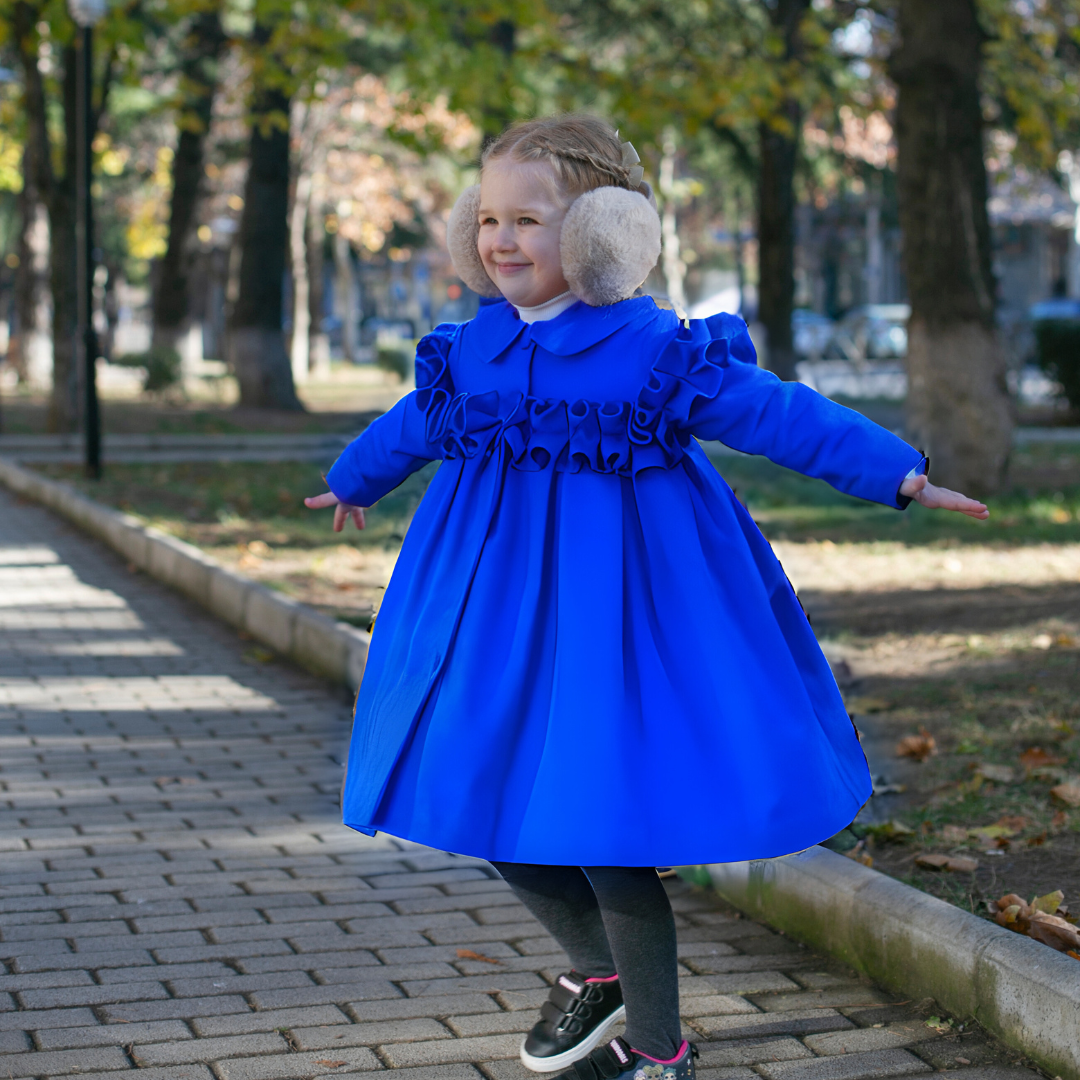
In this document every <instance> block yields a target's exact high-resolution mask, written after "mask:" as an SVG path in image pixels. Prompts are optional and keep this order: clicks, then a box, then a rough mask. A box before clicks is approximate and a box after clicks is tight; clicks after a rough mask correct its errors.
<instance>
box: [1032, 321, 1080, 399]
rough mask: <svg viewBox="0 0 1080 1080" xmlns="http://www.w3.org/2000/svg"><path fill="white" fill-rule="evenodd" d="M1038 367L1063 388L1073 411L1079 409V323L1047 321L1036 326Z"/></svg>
mask: <svg viewBox="0 0 1080 1080" xmlns="http://www.w3.org/2000/svg"><path fill="white" fill-rule="evenodd" d="M1035 342H1036V345H1037V346H1038V356H1039V366H1040V367H1041V368H1042V369H1043V371H1045V372H1046V373H1047V375H1049V376H1050V377H1051V378H1053V379H1057V381H1058V382H1059V383H1061V388H1062V390H1063V392H1064V394H1065V397H1066V398H1067V399H1068V402H1069V404H1070V405H1071V406H1072V407H1073V408H1074V409H1080V322H1077V321H1073V320H1065V319H1047V320H1046V321H1045V322H1038V323H1036V324H1035Z"/></svg>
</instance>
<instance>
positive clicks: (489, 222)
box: [480, 217, 498, 225]
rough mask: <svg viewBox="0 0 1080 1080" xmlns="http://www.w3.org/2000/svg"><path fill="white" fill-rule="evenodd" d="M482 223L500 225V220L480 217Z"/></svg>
mask: <svg viewBox="0 0 1080 1080" xmlns="http://www.w3.org/2000/svg"><path fill="white" fill-rule="evenodd" d="M480 224H481V225H498V222H497V221H496V220H495V219H494V218H493V217H486V218H481V219H480Z"/></svg>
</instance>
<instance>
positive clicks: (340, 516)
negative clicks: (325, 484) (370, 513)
mask: <svg viewBox="0 0 1080 1080" xmlns="http://www.w3.org/2000/svg"><path fill="white" fill-rule="evenodd" d="M304 505H305V506H306V507H307V508H308V509H309V510H322V509H323V508H324V507H327V506H332V507H333V508H334V532H341V530H342V529H344V528H345V522H346V521H348V520H349V518H352V519H353V524H354V525H355V526H356V527H357V528H358V529H362V528H363V527H364V524H365V522H364V508H363V507H362V506H350V505H349V504H348V503H343V502H342V501H341V500H340V499H339V498H338V497H337V496H336V495H335V494H334V493H333V492H332V491H327V492H324V493H323V494H322V495H313V496H312V497H311V498H310V499H305V500H304Z"/></svg>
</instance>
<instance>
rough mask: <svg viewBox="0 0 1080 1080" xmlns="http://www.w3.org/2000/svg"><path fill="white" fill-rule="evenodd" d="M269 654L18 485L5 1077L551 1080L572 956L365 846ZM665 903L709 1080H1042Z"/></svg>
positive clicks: (6, 682)
mask: <svg viewBox="0 0 1080 1080" xmlns="http://www.w3.org/2000/svg"><path fill="white" fill-rule="evenodd" d="M266 659H267V654H265V653H264V652H261V651H260V650H258V649H254V648H252V647H251V646H250V643H245V642H244V641H241V640H239V639H238V638H237V637H236V635H235V633H234V632H232V631H230V630H228V629H226V628H224V627H222V626H221V625H219V624H217V623H215V622H213V621H212V620H211V619H209V618H208V617H207V616H206V615H205V614H204V613H202V612H201V611H199V610H198V609H196V608H194V607H192V606H190V605H188V604H187V603H186V602H185V601H183V600H182V599H180V598H178V597H177V596H175V595H173V594H171V593H169V592H168V591H167V590H165V589H164V588H163V587H162V586H159V585H158V584H156V583H155V582H153V581H151V580H148V579H147V578H145V577H142V576H139V575H135V574H132V573H130V572H128V570H127V569H126V568H125V567H124V565H123V563H122V562H120V561H119V560H118V559H117V558H116V557H114V556H113V555H112V554H111V553H110V552H108V551H106V550H104V549H103V548H101V547H99V546H98V545H97V544H96V543H94V542H92V541H90V540H88V539H86V538H85V537H83V536H81V535H80V534H78V533H76V532H75V531H74V530H72V529H70V528H69V527H68V526H66V525H65V524H62V523H61V522H59V521H58V520H57V519H55V518H53V517H51V516H50V515H49V514H47V513H46V512H45V511H43V510H41V509H40V508H38V507H36V506H33V505H29V504H17V503H16V501H15V500H14V499H12V498H11V497H10V496H9V495H7V494H6V493H3V492H2V491H0V799H2V806H0V822H2V828H0V961H2V966H3V970H2V971H0V1075H3V1076H7V1077H8V1078H9V1080H17V1078H24V1077H41V1076H60V1075H65V1074H72V1073H80V1074H90V1075H91V1076H93V1077H95V1078H96V1080H105V1078H112V1077H119V1076H121V1075H125V1076H126V1075H127V1074H129V1073H130V1072H131V1071H132V1070H133V1069H136V1068H138V1069H140V1070H141V1072H140V1073H139V1076H141V1077H142V1078H143V1080H215V1078H216V1080H277V1078H282V1080H288V1078H301V1077H309V1076H321V1075H327V1074H333V1075H336V1074H341V1073H352V1072H356V1071H371V1070H385V1069H393V1070H396V1075H397V1077H398V1078H399V1080H481V1074H482V1075H483V1076H486V1077H487V1078H488V1080H524V1077H526V1076H528V1075H530V1074H527V1073H526V1072H525V1070H524V1069H522V1067H521V1066H520V1064H519V1063H518V1062H517V1061H516V1056H517V1049H518V1044H519V1042H520V1039H521V1033H522V1032H524V1031H525V1030H527V1028H528V1027H529V1026H530V1025H531V1024H532V1022H533V1021H534V1019H535V1014H536V1009H537V1007H538V1006H539V1004H540V1002H541V1001H542V1000H543V999H544V998H545V996H546V994H547V987H548V986H549V984H550V983H551V981H552V980H553V978H555V977H556V976H557V975H558V973H559V972H560V971H561V970H564V969H565V966H566V960H565V957H564V956H563V955H562V954H561V953H560V952H559V951H558V949H557V948H556V946H555V944H554V942H553V941H552V940H551V939H550V938H548V937H547V936H546V935H545V934H544V932H543V931H542V929H541V928H540V926H539V925H538V924H537V923H535V922H534V921H533V920H532V919H531V918H530V917H529V916H528V915H527V913H526V912H525V910H524V909H523V908H522V907H521V906H520V905H519V904H518V903H517V902H516V901H515V899H514V897H513V896H512V895H511V894H510V893H509V891H508V890H507V889H506V887H505V886H504V885H503V883H502V882H501V881H500V880H498V879H497V878H495V876H494V874H493V871H492V870H491V868H490V867H488V866H487V864H485V863H482V862H479V861H476V860H471V859H463V858H455V857H453V856H450V855H446V854H443V853H441V852H436V851H431V850H428V849H425V848H420V847H417V846H415V845H409V844H404V843H399V842H397V841H393V840H390V839H388V838H385V837H379V838H376V839H374V840H370V839H367V838H365V837H363V836H360V835H358V834H355V833H352V832H349V831H348V830H346V829H344V828H343V827H342V826H341V825H340V824H339V823H338V816H337V809H336V803H337V789H338V786H339V784H340V781H341V773H342V770H341V766H340V764H339V762H340V761H341V755H342V753H343V751H344V747H345V743H346V739H347V735H348V716H349V702H348V700H347V699H346V698H345V697H344V695H343V693H341V692H339V691H337V690H336V689H335V688H333V687H329V686H327V685H326V684H323V683H320V682H318V681H316V680H315V679H313V678H310V677H308V676H307V675H305V674H303V673H300V672H298V671H296V670H294V669H292V668H290V667H288V666H286V665H284V664H277V663H275V662H265V661H266ZM672 892H673V895H674V902H675V906H676V910H677V912H678V916H677V918H678V922H679V928H680V936H681V941H682V944H681V948H680V957H681V960H682V964H683V975H684V978H683V980H682V985H683V1013H684V1017H685V1020H686V1025H687V1034H688V1036H689V1037H691V1038H693V1039H695V1040H696V1041H697V1042H698V1043H699V1045H700V1047H701V1051H702V1056H701V1062H700V1065H701V1068H702V1072H701V1074H700V1075H701V1076H702V1077H703V1080H720V1078H724V1080H727V1078H730V1080H755V1077H757V1076H760V1077H764V1078H765V1080H857V1078H861V1077H885V1076H903V1075H907V1074H914V1073H928V1072H931V1071H933V1070H942V1069H948V1070H950V1071H949V1072H948V1073H947V1074H946V1075H948V1076H950V1077H953V1076H955V1077H956V1078H957V1080H1024V1078H1028V1080H1030V1078H1031V1077H1033V1075H1034V1074H1032V1073H1030V1072H1028V1071H1027V1070H1024V1069H1020V1068H1016V1067H1015V1066H1012V1065H1011V1064H1010V1055H1008V1054H1004V1053H1002V1052H1000V1051H999V1050H997V1049H995V1048H994V1047H992V1046H990V1045H989V1044H988V1043H987V1042H986V1041H985V1039H984V1038H983V1037H982V1036H981V1035H980V1034H979V1033H977V1032H971V1031H968V1032H963V1033H958V1032H957V1031H956V1029H955V1028H948V1027H946V1026H945V1025H940V1027H941V1031H940V1032H939V1031H938V1030H936V1029H934V1028H931V1027H929V1026H927V1024H926V1022H925V1020H926V1018H927V1016H928V1015H929V1011H928V1010H925V1009H924V1011H923V1012H922V1013H921V1014H920V1013H917V1012H916V1011H915V1010H914V1009H913V1007H912V1004H911V1003H901V1004H896V1003H893V1001H892V999H891V998H890V997H889V996H888V995H886V994H883V993H881V992H879V991H878V990H875V989H874V988H873V987H870V986H868V985H865V984H862V983H859V982H858V981H857V980H855V979H854V978H853V977H852V976H851V975H850V974H849V973H846V972H844V971H843V970H842V969H838V968H836V967H835V966H832V965H830V964H828V963H826V962H825V961H823V960H821V959H819V958H816V957H814V956H813V955H811V954H810V953H808V952H807V951H805V950H804V949H802V948H800V947H799V946H797V945H795V944H793V943H791V942H790V941H788V940H786V939H784V938H782V937H780V936H778V935H775V934H773V933H771V932H769V931H768V930H766V929H764V928H763V927H760V926H757V925H755V924H753V923H751V922H749V921H746V920H743V919H739V918H737V917H734V916H733V914H732V913H730V912H726V911H724V910H722V909H721V908H720V907H719V906H718V905H717V904H716V902H715V901H714V900H713V899H712V898H711V897H710V896H709V895H707V894H703V893H699V892H695V891H691V890H689V889H688V888H687V887H686V886H684V885H682V884H680V883H676V884H674V885H673V886H672ZM953 1070H955V1071H953Z"/></svg>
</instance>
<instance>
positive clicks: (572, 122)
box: [481, 113, 644, 199]
mask: <svg viewBox="0 0 1080 1080" xmlns="http://www.w3.org/2000/svg"><path fill="white" fill-rule="evenodd" d="M501 158H511V159H513V160H514V161H521V162H527V161H540V162H546V163H547V164H548V165H550V166H551V167H552V169H553V170H554V172H555V174H556V176H557V177H558V179H559V182H560V184H559V186H560V188H561V189H562V193H563V194H564V195H569V196H570V198H571V199H574V198H576V197H577V196H578V195H581V194H584V192H586V191H592V190H593V189H594V188H599V187H621V188H625V189H627V190H628V191H641V190H642V187H643V185H636V184H633V183H631V179H630V172H631V170H630V167H629V166H627V165H624V164H623V153H622V144H621V143H620V142H619V136H618V134H617V133H616V131H615V129H614V128H613V127H612V126H611V125H610V124H609V123H607V121H605V120H601V119H600V118H599V117H595V116H589V115H588V114H586V113H567V114H564V115H562V116H548V117H544V118H542V119H539V120H525V121H522V122H521V123H518V124H513V125H511V126H510V127H508V128H507V129H506V130H505V131H504V132H503V133H502V134H501V135H500V136H499V137H498V138H497V139H495V140H494V142H492V143H491V144H490V145H489V146H488V147H487V149H486V150H485V151H484V153H483V157H482V159H481V168H483V167H484V166H486V165H488V164H489V163H491V162H494V161H496V160H498V159H501ZM638 175H640V173H639V174H638ZM642 194H644V192H642Z"/></svg>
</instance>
